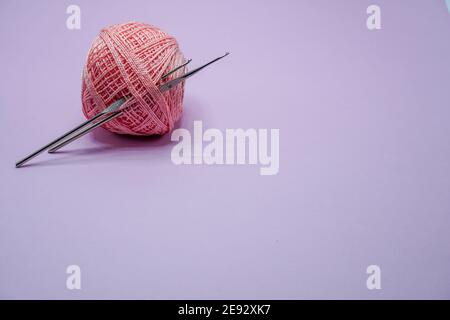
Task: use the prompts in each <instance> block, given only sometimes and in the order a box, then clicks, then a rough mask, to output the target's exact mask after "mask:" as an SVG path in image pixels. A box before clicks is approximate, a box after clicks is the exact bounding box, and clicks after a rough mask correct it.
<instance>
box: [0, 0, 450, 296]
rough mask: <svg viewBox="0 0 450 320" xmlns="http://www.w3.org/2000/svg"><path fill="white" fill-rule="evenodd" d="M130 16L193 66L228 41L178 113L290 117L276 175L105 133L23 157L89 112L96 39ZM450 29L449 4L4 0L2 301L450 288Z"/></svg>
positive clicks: (0, 24)
mask: <svg viewBox="0 0 450 320" xmlns="http://www.w3.org/2000/svg"><path fill="white" fill-rule="evenodd" d="M72 3H76V4H78V5H79V6H80V7H81V12H82V22H81V25H82V28H81V30H78V31H70V30H68V29H67V28H66V26H65V20H66V17H67V15H66V13H65V10H66V7H67V6H68V5H69V4H72ZM370 4H378V5H380V7H381V9H382V29H381V30H378V31H369V30H368V29H367V28H366V17H367V14H366V8H367V6H368V5H370ZM129 20H136V21H142V22H147V23H151V24H154V25H157V26H159V27H161V28H162V29H164V30H166V31H167V32H169V33H171V34H173V35H174V36H176V37H177V39H178V41H179V43H180V45H181V48H182V50H183V52H184V53H185V55H186V57H191V58H193V59H194V62H193V65H199V64H200V63H202V62H204V61H207V60H208V59H210V58H212V57H214V56H217V55H219V54H222V53H223V52H225V51H231V52H232V55H231V56H230V57H228V58H227V59H226V60H224V61H223V62H220V63H218V64H217V65H214V66H213V67H211V68H210V69H208V70H207V71H204V72H202V73H201V74H199V75H197V76H195V77H194V78H192V80H189V83H188V84H187V86H186V99H185V113H184V116H183V118H182V120H181V122H180V123H179V124H178V125H179V127H183V128H188V129H192V126H193V121H194V120H202V121H203V125H204V127H205V128H219V129H225V128H239V127H242V128H268V129H270V128H279V129H280V172H279V174H278V175H275V176H261V175H259V168H258V167H257V166H251V165H248V166H193V165H192V166H175V165H173V164H172V162H171V160H170V151H171V149H172V147H173V145H174V144H173V143H171V142H170V137H169V136H165V137H162V138H160V139H155V138H148V139H136V138H126V137H120V136H117V135H114V134H111V133H109V132H107V131H104V130H103V129H99V130H97V131H96V132H95V133H93V134H90V135H89V136H86V137H84V138H83V139H81V140H79V141H78V142H76V143H74V144H73V145H71V146H70V147H68V148H66V149H65V150H66V151H65V152H64V153H62V154H60V155H54V156H49V155H44V156H42V157H39V158H36V160H34V161H33V162H32V165H30V166H28V167H25V168H22V169H15V168H14V163H15V161H17V160H19V158H21V157H23V156H25V155H26V154H27V153H29V152H30V151H32V150H34V149H35V148H36V147H38V146H40V145H42V144H43V143H45V142H47V141H48V140H49V139H51V138H53V137H55V136H56V135H58V134H60V133H62V132H64V131H66V130H68V129H69V128H70V127H72V126H74V125H75V124H77V123H79V122H80V121H81V120H82V119H83V117H82V114H81V107H80V88H81V81H80V79H81V70H82V66H83V63H84V59H85V56H86V53H87V50H88V48H89V46H90V44H91V42H92V40H93V38H94V37H95V36H96V34H97V33H98V31H99V30H100V29H101V28H102V27H104V26H107V25H110V24H114V23H120V22H125V21H129ZM449 36H450V15H449V12H448V10H447V7H446V3H445V1H443V0H442V1H437V0H436V1H425V0H422V1H418V0H417V1H412V0H408V1H406V0H405V1H387V0H371V1H361V0H354V1H332V0H329V1H323V0H321V1H317V0H314V1H313V0H310V1H273V0H272V1H263V2H261V1H237V0H236V1H206V0H205V1H189V2H187V1H181V0H173V1H131V0H129V1H121V2H112V3H110V1H95V2H94V1H3V0H2V1H1V3H0V41H1V43H2V45H1V47H2V48H1V50H0V61H1V62H0V63H1V70H2V72H1V74H2V76H1V78H0V90H1V91H0V92H1V108H0V119H1V120H2V123H1V126H0V147H1V150H2V156H1V160H0V161H1V163H0V177H1V180H0V192H1V193H0V196H1V198H0V298H10V299H17V298H39V299H44V298H61V299H80V298H85V299H92V298H101V299H103V298H145V299H200V298H210V299H216V298H235V299H241V298H252V299H259V298H268V299H303V298H326V299H329V298H331V299H334V298H344V299H346V298H352V299H366V298H367V299H378V298H387V299H400V298H402V299H403V298H424V299H429V298H445V299H449V298H450V250H449V249H450V232H449V225H450V194H449V193H450V142H449V137H450V126H449V119H450V90H449V83H450V59H449V58H450V41H449ZM70 264H77V265H79V266H80V267H81V270H82V290H79V291H77V290H73V291H70V290H67V289H66V286H65V282H66V277H67V275H66V273H65V270H66V267H67V266H68V265H70ZM371 264H376V265H379V266H380V267H381V270H382V289H381V290H373V291H370V290H368V289H367V288H366V278H367V275H366V273H365V272H366V267H367V266H369V265H371Z"/></svg>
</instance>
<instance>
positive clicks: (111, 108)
mask: <svg viewBox="0 0 450 320" xmlns="http://www.w3.org/2000/svg"><path fill="white" fill-rule="evenodd" d="M191 61H192V59H189V60H188V61H186V62H185V63H183V64H182V65H180V66H178V67H176V68H175V69H173V70H171V71H170V72H168V73H166V74H165V75H163V76H162V77H161V79H162V80H164V79H165V78H167V77H168V76H169V75H171V74H173V73H174V72H176V71H178V70H180V69H181V68H184V67H185V66H187V65H188V64H189V63H190V62H191ZM125 101H126V99H125V98H121V99H119V100H117V101H115V102H113V103H112V104H111V105H110V106H109V107H108V108H106V109H104V110H103V111H101V112H99V113H98V114H97V115H95V116H94V117H92V118H91V119H88V120H86V121H85V122H83V123H82V124H80V125H78V126H76V127H75V128H73V129H71V130H69V131H68V132H66V133H64V134H63V135H62V136H59V137H58V138H56V139H55V140H53V141H51V142H49V143H48V144H46V145H45V146H43V147H41V148H40V149H38V150H36V151H34V152H33V153H31V154H30V155H28V156H26V157H25V158H23V159H22V160H20V161H18V162H17V163H16V168H18V167H21V166H23V165H24V164H25V163H27V162H28V161H30V160H31V159H33V158H34V157H36V156H38V155H39V154H41V153H42V152H44V151H45V150H47V149H50V148H52V147H53V146H55V145H57V144H58V143H60V142H61V141H63V140H64V139H66V138H67V137H69V136H71V135H73V134H74V133H76V132H78V131H80V130H81V129H82V128H84V127H86V126H88V125H90V124H91V123H94V122H95V121H97V120H99V119H100V118H101V117H103V116H105V115H107V114H109V113H116V111H117V110H118V109H119V108H120V107H121V106H122V104H124V103H125ZM107 119H108V121H109V120H112V118H110V117H109V116H108V117H107ZM101 121H104V120H101ZM101 121H100V122H101ZM103 123H105V122H103Z"/></svg>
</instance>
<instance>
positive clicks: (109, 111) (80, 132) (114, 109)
mask: <svg viewBox="0 0 450 320" xmlns="http://www.w3.org/2000/svg"><path fill="white" fill-rule="evenodd" d="M228 54H229V53H228V52H227V53H225V54H224V55H223V56H220V57H218V58H216V59H214V60H211V61H210V62H208V63H206V64H204V65H203V66H201V67H198V68H197V69H194V70H192V71H189V72H187V73H185V74H183V75H182V76H180V77H178V78H175V79H173V80H170V81H168V82H166V83H164V84H162V85H161V86H160V87H159V91H161V92H165V91H168V90H170V89H172V88H174V87H176V86H177V85H179V84H180V83H181V82H183V81H184V80H186V79H187V78H189V77H191V76H193V75H194V74H196V73H197V72H199V71H200V70H202V69H203V68H206V67H207V66H209V65H210V64H213V63H214V62H216V61H218V60H220V59H222V58H224V57H226V56H227V55H228ZM191 61H192V59H189V60H188V61H187V62H185V63H183V64H182V65H180V66H178V67H176V68H175V69H173V70H171V71H170V72H168V73H166V74H165V75H163V76H162V77H161V80H164V79H166V78H167V77H168V76H170V75H171V74H173V73H174V72H176V71H178V70H180V69H181V68H184V67H186V66H187V65H188V64H189V63H190V62H191ZM125 101H127V98H126V97H124V98H121V99H119V100H117V101H115V102H114V103H112V104H111V105H110V106H109V107H107V108H106V109H104V110H103V111H101V112H99V113H98V114H97V115H95V116H94V117H93V118H91V119H89V120H87V121H85V122H83V123H82V124H80V125H78V126H76V127H75V128H73V129H72V130H69V131H68V132H66V133H64V134H63V135H62V136H60V137H58V138H56V139H55V140H53V141H52V142H50V143H48V144H46V145H45V146H43V147H42V148H40V149H38V150H36V151H35V152H33V153H31V154H30V155H28V156H26V157H25V158H23V159H22V160H20V161H18V162H17V163H16V168H19V167H21V166H23V165H24V164H25V163H27V162H28V161H30V160H31V159H33V158H34V157H36V156H37V155H39V154H40V153H42V152H44V151H45V150H48V152H49V153H54V152H56V151H58V150H59V149H61V148H62V147H64V146H66V145H68V144H69V143H71V142H73V141H75V140H77V139H79V138H81V137H82V136H84V135H85V134H87V133H89V132H91V131H92V130H94V129H95V128H97V127H99V126H101V125H103V124H105V123H107V122H108V121H111V120H113V119H115V118H117V117H118V116H120V115H122V114H123V109H120V107H121V106H122V105H123V104H124V103H125Z"/></svg>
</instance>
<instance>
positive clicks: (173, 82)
mask: <svg viewBox="0 0 450 320" xmlns="http://www.w3.org/2000/svg"><path fill="white" fill-rule="evenodd" d="M227 55H229V52H227V53H226V54H224V55H223V56H220V57H218V58H216V59H214V60H212V61H210V62H208V63H206V64H204V65H203V66H201V67H198V68H196V69H194V70H192V71H189V72H188V73H186V74H184V75H182V76H180V77H178V78H176V79H173V80H171V81H168V82H166V83H165V84H163V85H161V86H160V87H159V90H160V91H161V92H165V91H168V90H170V89H172V88H173V87H175V86H177V85H178V84H180V83H181V82H182V81H184V80H186V79H187V78H189V77H191V76H193V75H194V74H196V73H197V72H199V71H200V70H202V69H203V68H206V67H207V66H209V65H210V64H212V63H214V62H216V61H218V60H220V59H222V58H224V57H226V56H227ZM175 71H176V70H173V71H171V72H170V73H173V72H175ZM170 73H169V74H170ZM123 112H124V111H123V110H117V111H116V112H114V113H112V114H111V115H109V116H108V117H106V118H105V119H103V120H101V121H99V122H97V123H95V124H93V125H91V126H89V127H88V128H86V129H84V130H82V131H80V132H79V133H77V134H75V135H73V136H72V137H70V138H68V139H67V140H64V141H62V142H60V143H57V144H56V145H54V146H53V147H51V148H50V149H49V150H48V152H49V153H55V152H56V151H58V150H59V149H61V148H62V147H64V146H66V145H68V144H69V143H71V142H73V141H75V140H77V139H79V138H81V137H82V136H84V135H85V134H87V133H89V132H91V131H92V130H94V129H95V128H97V127H99V126H101V125H103V124H105V123H106V122H108V121H111V120H113V119H115V118H117V117H118V116H120V115H122V114H123Z"/></svg>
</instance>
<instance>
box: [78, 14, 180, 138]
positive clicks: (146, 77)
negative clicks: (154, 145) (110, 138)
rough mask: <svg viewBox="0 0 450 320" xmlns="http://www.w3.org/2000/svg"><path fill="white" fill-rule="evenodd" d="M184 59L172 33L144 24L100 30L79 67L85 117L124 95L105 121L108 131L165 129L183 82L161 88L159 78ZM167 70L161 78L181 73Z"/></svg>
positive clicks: (174, 118)
mask: <svg viewBox="0 0 450 320" xmlns="http://www.w3.org/2000/svg"><path fill="white" fill-rule="evenodd" d="M183 62H184V57H183V54H182V53H181V51H180V49H179V47H178V43H177V41H176V40H175V38H174V37H172V36H170V35H168V34H167V33H165V32H163V31H161V30H160V29H158V28H156V27H153V26H150V25H148V24H144V23H136V22H129V23H124V24H118V25H114V26H111V27H108V28H105V29H102V30H101V32H100V34H99V35H98V36H97V38H96V39H95V40H94V43H93V44H92V46H91V48H90V50H89V53H88V56H87V59H86V64H85V67H84V70H83V83H82V94H81V96H82V103H83V113H84V115H85V116H86V117H87V118H88V119H90V118H92V117H93V116H94V115H96V114H97V113H99V112H100V111H102V110H103V109H105V108H106V107H108V106H109V105H110V104H111V103H113V102H114V101H116V100H119V99H120V98H123V97H127V98H128V99H127V102H125V104H124V105H123V106H122V108H123V109H124V113H123V114H122V115H121V116H119V117H117V118H116V119H114V120H112V121H110V122H108V123H106V124H104V125H103V127H104V128H105V129H107V130H109V131H112V132H116V133H120V134H131V135H155V134H157V135H162V134H165V133H167V132H170V131H171V130H172V129H173V127H174V123H175V122H176V121H177V120H178V119H179V118H180V116H181V113H182V102H183V93H184V84H180V85H178V86H177V87H175V88H173V89H171V90H169V91H166V92H165V93H161V92H160V91H159V90H158V86H159V85H160V84H161V77H162V76H163V75H164V74H166V73H167V72H169V71H171V70H172V69H174V68H176V67H177V66H179V65H181V64H182V63H183ZM182 72H183V70H179V71H177V72H175V73H173V74H171V75H170V76H169V77H168V78H167V79H165V81H168V80H171V79H174V78H176V77H178V76H180V75H181V73H182Z"/></svg>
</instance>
